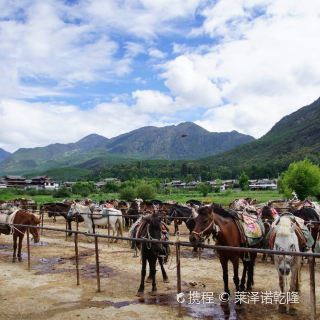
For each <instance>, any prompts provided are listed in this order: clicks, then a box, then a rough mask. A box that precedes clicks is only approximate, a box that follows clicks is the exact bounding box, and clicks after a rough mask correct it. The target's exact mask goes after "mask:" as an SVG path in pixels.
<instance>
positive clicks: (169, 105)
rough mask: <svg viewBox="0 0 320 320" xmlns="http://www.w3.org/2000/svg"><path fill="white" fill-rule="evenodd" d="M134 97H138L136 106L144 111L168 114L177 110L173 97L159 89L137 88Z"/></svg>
mask: <svg viewBox="0 0 320 320" xmlns="http://www.w3.org/2000/svg"><path fill="white" fill-rule="evenodd" d="M132 97H133V98H134V99H136V102H135V106H134V108H136V109H137V110H139V111H142V112H146V113H159V114H167V113H174V112H175V111H176V108H175V106H174V101H173V100H172V98H171V97H170V96H168V95H165V94H163V93H161V92H159V91H155V90H137V91H135V92H133V93H132Z"/></svg>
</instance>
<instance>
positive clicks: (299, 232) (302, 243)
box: [266, 217, 312, 252]
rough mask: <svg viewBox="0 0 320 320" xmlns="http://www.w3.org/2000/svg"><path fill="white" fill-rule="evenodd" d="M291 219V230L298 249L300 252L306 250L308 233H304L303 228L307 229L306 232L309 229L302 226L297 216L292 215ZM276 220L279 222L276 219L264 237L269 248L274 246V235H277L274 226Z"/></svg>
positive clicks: (307, 247) (276, 222) (308, 245)
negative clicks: (295, 237) (296, 240)
mask: <svg viewBox="0 0 320 320" xmlns="http://www.w3.org/2000/svg"><path fill="white" fill-rule="evenodd" d="M291 220H292V226H293V230H294V232H295V234H296V236H297V238H298V243H299V249H300V251H301V252H303V251H307V250H308V249H309V247H310V244H309V243H308V237H309V235H307V234H306V232H305V229H306V230H307V231H308V233H309V230H308V229H307V228H306V227H305V226H304V224H303V221H302V222H301V221H299V220H300V219H299V218H297V217H293V218H292V219H291ZM301 220H302V219H301ZM278 222H279V219H278V220H277V221H275V223H274V226H273V228H271V229H270V231H269V234H268V235H267V237H266V240H267V244H268V246H269V248H270V249H273V247H274V242H275V239H276V235H277V233H276V229H275V228H274V227H275V226H276V225H277V224H278ZM301 223H302V224H301ZM309 234H310V233H309ZM310 236H311V235H310ZM311 246H312V245H311Z"/></svg>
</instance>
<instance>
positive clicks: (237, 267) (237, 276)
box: [231, 257, 240, 291]
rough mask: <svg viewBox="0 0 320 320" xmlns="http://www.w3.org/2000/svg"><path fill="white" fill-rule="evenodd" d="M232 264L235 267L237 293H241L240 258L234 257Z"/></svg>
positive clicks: (234, 277)
mask: <svg viewBox="0 0 320 320" xmlns="http://www.w3.org/2000/svg"><path fill="white" fill-rule="evenodd" d="M231 262H232V265H233V282H234V284H235V286H236V291H239V282H240V281H239V257H233V258H232V259H231Z"/></svg>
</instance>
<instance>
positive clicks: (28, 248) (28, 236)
mask: <svg viewBox="0 0 320 320" xmlns="http://www.w3.org/2000/svg"><path fill="white" fill-rule="evenodd" d="M27 251H28V270H29V271H30V235H29V228H27Z"/></svg>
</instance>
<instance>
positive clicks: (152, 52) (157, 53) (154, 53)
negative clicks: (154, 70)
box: [148, 48, 167, 59]
mask: <svg viewBox="0 0 320 320" xmlns="http://www.w3.org/2000/svg"><path fill="white" fill-rule="evenodd" d="M148 53H149V56H150V57H151V58H154V59H164V58H165V57H166V56H167V54H166V53H165V52H163V51H161V50H159V49H157V48H150V49H149V50H148Z"/></svg>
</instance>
